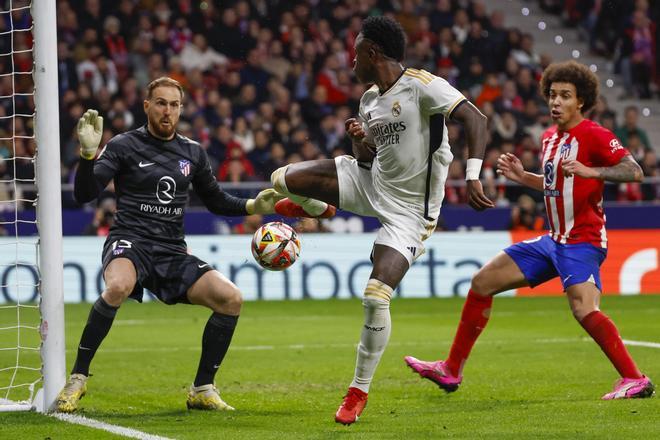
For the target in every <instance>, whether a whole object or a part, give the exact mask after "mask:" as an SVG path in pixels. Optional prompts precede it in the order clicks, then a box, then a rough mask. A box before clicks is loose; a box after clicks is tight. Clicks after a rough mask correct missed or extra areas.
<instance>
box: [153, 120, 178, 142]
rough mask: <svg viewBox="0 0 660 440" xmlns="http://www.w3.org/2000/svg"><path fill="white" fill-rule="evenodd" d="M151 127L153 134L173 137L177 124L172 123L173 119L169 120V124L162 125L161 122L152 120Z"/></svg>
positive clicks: (164, 137) (159, 136)
mask: <svg viewBox="0 0 660 440" xmlns="http://www.w3.org/2000/svg"><path fill="white" fill-rule="evenodd" d="M149 128H150V129H151V131H152V134H153V135H154V136H156V137H158V138H161V139H171V138H172V137H174V132H175V131H176V125H174V124H173V123H172V120H171V119H170V120H169V124H167V125H162V124H161V122H160V121H159V122H155V123H154V122H150V123H149Z"/></svg>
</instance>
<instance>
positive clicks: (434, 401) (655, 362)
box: [0, 296, 660, 439]
mask: <svg viewBox="0 0 660 440" xmlns="http://www.w3.org/2000/svg"><path fill="white" fill-rule="evenodd" d="M462 303H463V301H462V300H461V299H451V300H447V299H425V300H413V299H408V300H404V299H396V300H394V303H393V306H392V320H393V332H392V337H391V340H390V346H389V347H388V349H387V351H386V352H385V355H384V356H383V359H382V361H381V365H380V367H379V369H378V372H377V374H376V378H375V381H374V384H373V385H372V387H371V393H370V400H369V405H368V406H367V409H366V410H365V412H364V414H363V415H362V417H361V419H360V421H359V422H358V423H356V424H355V425H353V426H350V427H344V426H340V425H337V424H335V423H334V420H333V416H334V412H335V411H336V409H337V406H338V405H339V403H340V402H341V399H342V396H343V394H344V392H345V391H346V388H347V386H348V384H349V383H350V380H351V378H352V375H353V367H354V361H355V344H356V343H357V340H358V335H359V332H360V327H361V322H362V310H361V305H360V303H359V302H358V301H302V302H251V303H246V304H245V305H244V309H243V316H242V317H241V319H240V321H239V326H238V329H237V332H236V334H235V337H234V341H233V345H232V349H231V350H230V352H229V353H228V355H227V358H226V359H225V362H224V364H223V366H222V368H221V369H220V373H219V375H218V385H219V388H220V389H221V393H222V396H223V398H225V400H227V401H228V402H229V403H230V404H232V405H234V406H235V407H236V408H237V411H236V412H233V413H209V412H189V411H187V410H186V409H185V393H186V388H187V387H188V385H189V384H190V382H191V381H192V379H193V376H194V373H195V370H196V365H197V360H198V356H199V347H198V346H199V344H200V342H199V341H200V338H201V333H202V329H203V327H204V323H205V322H206V319H207V317H208V315H209V313H208V312H207V311H206V310H203V309H201V308H199V307H193V306H183V305H179V306H175V307H167V306H164V305H161V304H153V303H151V304H142V305H138V304H134V303H129V304H126V305H125V306H123V307H122V309H121V311H120V312H119V314H118V317H117V319H116V321H115V325H114V327H113V329H112V331H111V332H110V335H109V336H108V337H107V339H106V340H105V342H104V344H103V346H102V347H101V349H100V350H99V352H98V353H97V356H96V359H95V360H94V363H93V364H92V370H91V371H92V374H93V377H91V378H90V380H89V388H88V395H87V396H86V397H85V398H84V399H83V400H82V402H81V406H82V411H81V413H82V414H83V415H85V416H87V417H90V418H93V419H98V420H102V421H104V422H108V423H112V424H118V425H121V426H125V427H130V428H135V429H139V430H141V431H145V432H148V433H152V434H158V435H162V436H167V437H172V438H177V439H206V438H227V439H262V438H263V439H298V438H314V439H326V438H327V439H335V438H338V439H342V438H346V439H401V438H406V439H434V438H470V439H472V438H489V439H492V438H499V439H508V438H565V439H572V438H577V437H579V438H599V439H600V438H626V439H629V438H645V439H648V438H660V399H658V398H652V399H642V400H633V401H614V402H603V401H601V400H600V396H601V395H602V394H604V393H605V392H607V391H609V390H610V389H611V386H612V383H613V382H614V380H615V379H616V378H617V375H616V372H615V370H614V369H613V368H612V367H611V365H610V364H609V362H608V361H607V359H606V358H605V356H604V355H603V353H602V352H601V351H600V349H599V348H598V347H597V346H596V345H595V344H594V343H593V342H590V341H588V340H585V336H586V335H585V334H584V333H583V330H582V328H581V327H580V326H579V325H578V324H577V323H576V322H575V321H574V320H573V318H572V316H571V314H570V312H569V310H568V305H567V303H566V300H565V299H564V298H497V299H496V300H495V307H494V311H493V317H492V319H491V321H490V323H489V326H488V328H487V329H486V331H485V332H484V334H483V335H482V337H481V339H480V340H479V342H478V343H477V345H476V346H475V350H474V351H473V355H472V357H471V358H470V361H469V363H468V364H467V366H466V368H465V371H464V373H465V380H464V383H463V385H461V388H460V389H459V391H458V392H456V393H453V394H445V393H444V392H441V391H440V390H439V389H438V388H437V387H436V386H434V385H433V384H432V383H430V382H428V381H424V380H421V379H420V378H418V377H417V376H415V375H413V373H412V372H411V371H409V370H408V368H407V367H405V364H404V363H403V360H402V358H403V356H404V355H406V354H413V355H415V356H418V357H420V358H425V359H433V358H438V357H443V356H445V354H446V353H447V351H448V348H449V345H450V343H451V338H452V337H453V334H454V331H455V327H456V323H457V321H458V318H459V315H460V309H461V306H462ZM602 306H603V309H604V310H605V311H606V312H607V313H608V314H609V315H610V316H611V317H612V318H613V319H614V321H615V322H616V324H617V325H618V327H619V329H620V330H621V332H622V334H623V337H624V338H625V339H632V340H640V341H654V342H660V319H658V316H659V315H660V296H638V297H637V296H636V297H606V298H604V299H603V305H602ZM88 311H89V305H70V306H67V307H66V324H67V325H66V334H67V365H68V367H69V368H70V366H71V365H72V363H73V359H74V355H75V352H74V348H75V347H76V345H77V342H78V338H79V337H80V333H81V330H82V327H83V325H84V323H85V321H86V317H87V314H88ZM3 342H4V341H3ZM630 351H631V353H632V355H633V357H634V358H635V359H636V361H637V362H638V364H639V365H640V367H641V368H642V369H643V371H644V372H645V373H646V374H648V375H649V376H651V377H652V378H656V380H660V350H659V349H655V348H645V347H630ZM0 438H2V439H5V438H6V439H19V438H20V439H44V438H51V439H77V438H95V439H96V438H115V436H112V435H110V434H107V433H104V432H102V431H97V430H93V429H89V428H84V427H79V426H74V425H70V424H66V423H63V422H59V421H57V420H54V419H52V418H49V417H45V416H42V415H39V414H34V413H12V414H0Z"/></svg>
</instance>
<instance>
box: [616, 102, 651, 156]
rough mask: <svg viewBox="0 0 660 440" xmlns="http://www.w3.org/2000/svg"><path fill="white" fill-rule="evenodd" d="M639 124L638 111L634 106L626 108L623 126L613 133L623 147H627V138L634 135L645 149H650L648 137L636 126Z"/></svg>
mask: <svg viewBox="0 0 660 440" xmlns="http://www.w3.org/2000/svg"><path fill="white" fill-rule="evenodd" d="M638 123H639V109H638V108H637V106H635V105H630V106H628V107H626V109H625V111H624V113H623V125H622V126H621V127H619V128H617V129H616V130H615V131H614V134H615V135H616V137H618V138H619V140H620V141H621V143H622V144H623V145H624V146H628V138H629V137H630V135H632V134H636V135H637V136H638V137H639V140H640V141H642V144H644V147H645V148H651V143H650V142H649V137H648V135H647V134H646V131H644V130H643V129H642V128H640V127H639V126H638Z"/></svg>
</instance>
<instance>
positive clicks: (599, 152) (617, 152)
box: [589, 127, 629, 167]
mask: <svg viewBox="0 0 660 440" xmlns="http://www.w3.org/2000/svg"><path fill="white" fill-rule="evenodd" d="M592 139H593V142H592V143H591V149H590V152H589V153H590V154H589V156H590V159H591V162H592V165H593V166H606V167H611V166H614V165H616V164H618V163H619V162H621V159H623V157H624V156H626V155H627V154H629V153H628V150H626V149H625V148H624V147H623V145H621V142H620V141H619V139H617V137H616V136H615V135H614V133H612V132H611V131H609V130H606V129H604V128H600V127H599V128H598V129H596V130H593V138H592Z"/></svg>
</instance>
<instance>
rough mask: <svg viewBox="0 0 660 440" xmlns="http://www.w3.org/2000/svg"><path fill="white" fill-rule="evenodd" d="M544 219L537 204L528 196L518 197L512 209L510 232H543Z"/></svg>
mask: <svg viewBox="0 0 660 440" xmlns="http://www.w3.org/2000/svg"><path fill="white" fill-rule="evenodd" d="M544 222H545V220H544V217H543V214H542V212H541V210H540V209H539V208H538V205H537V203H536V202H535V201H534V199H532V198H531V197H530V196H528V195H527V194H522V195H521V196H520V197H518V201H517V202H516V204H515V205H514V206H513V207H512V208H511V223H510V224H509V230H510V231H543V230H544V229H545V228H544Z"/></svg>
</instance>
